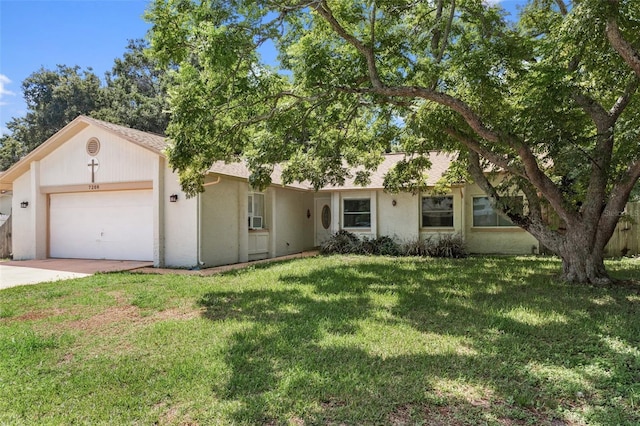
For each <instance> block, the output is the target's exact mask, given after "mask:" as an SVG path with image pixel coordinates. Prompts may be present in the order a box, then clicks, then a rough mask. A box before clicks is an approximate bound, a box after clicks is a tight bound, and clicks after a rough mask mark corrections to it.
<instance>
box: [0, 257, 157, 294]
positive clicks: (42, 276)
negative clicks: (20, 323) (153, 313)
mask: <svg viewBox="0 0 640 426" xmlns="http://www.w3.org/2000/svg"><path fill="white" fill-rule="evenodd" d="M150 266H153V263H152V262H139V261H133V260H91V259H44V260H13V261H9V262H0V289H3V288H9V287H15V286H19V285H25V284H38V283H42V282H49V281H59V280H68V279H72V278H82V277H87V276H89V275H93V274H95V273H97V272H118V271H130V270H132V269H138V268H145V267H150Z"/></svg>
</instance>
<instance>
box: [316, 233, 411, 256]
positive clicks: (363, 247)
mask: <svg viewBox="0 0 640 426" xmlns="http://www.w3.org/2000/svg"><path fill="white" fill-rule="evenodd" d="M320 253H322V254H369V255H381V256H398V255H400V247H399V246H398V244H397V243H396V242H395V241H394V240H393V239H392V238H390V237H386V236H382V237H379V238H373V239H369V238H367V237H363V238H362V239H360V238H358V236H357V235H355V234H353V233H351V232H348V231H344V230H342V231H338V232H336V233H335V234H333V235H332V236H331V238H329V239H328V240H326V241H325V242H323V243H322V244H321V245H320Z"/></svg>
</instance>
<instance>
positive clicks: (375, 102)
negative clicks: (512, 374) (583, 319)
mask: <svg viewBox="0 0 640 426" xmlns="http://www.w3.org/2000/svg"><path fill="white" fill-rule="evenodd" d="M148 19H149V20H150V21H151V22H152V24H153V28H152V31H151V34H150V35H151V43H152V49H153V52H154V54H155V55H156V57H157V58H158V59H160V60H161V61H164V62H165V63H167V64H168V63H170V62H172V61H175V63H177V64H178V67H179V71H178V72H177V76H176V85H175V86H174V87H173V89H172V92H171V100H170V102H171V108H172V109H171V112H172V120H171V122H170V125H169V128H168V134H169V136H170V137H171V138H172V140H173V144H172V146H171V148H170V150H169V160H170V162H171V164H172V166H173V167H174V168H175V169H176V170H178V172H179V174H180V178H181V182H182V185H183V188H184V189H185V190H186V191H188V192H189V193H190V194H194V193H196V192H198V191H200V190H202V183H203V179H204V178H203V176H204V173H205V171H206V170H207V169H208V168H209V166H210V165H211V163H212V162H213V161H215V160H229V161H231V160H233V159H237V158H239V157H243V158H244V159H246V160H247V161H248V164H249V166H250V167H251V169H252V172H253V174H252V177H251V183H252V184H254V185H256V186H264V185H265V184H268V182H269V174H270V172H271V170H272V167H273V164H276V163H282V164H284V166H285V179H288V180H290V181H293V180H308V181H310V182H311V183H312V184H313V185H315V186H316V187H321V186H323V185H325V184H328V183H340V182H342V181H343V180H344V178H345V176H346V175H347V174H348V173H349V170H353V169H354V168H358V169H359V170H361V171H360V172H359V173H358V176H357V178H358V180H359V181H360V182H363V183H364V182H366V179H367V174H366V170H371V169H372V168H373V167H374V166H375V165H376V164H377V162H379V161H380V159H381V154H382V153H384V152H385V151H389V150H392V149H399V150H402V151H405V152H406V153H407V158H406V160H405V161H403V162H402V163H400V164H399V166H398V167H397V168H396V170H394V171H393V173H390V174H389V176H388V179H387V184H388V187H389V189H390V190H415V189H420V187H421V183H422V182H424V173H428V166H429V165H428V163H427V162H426V161H425V159H424V157H422V156H421V154H423V153H425V152H427V151H429V150H432V149H438V150H443V151H450V152H457V153H459V155H458V163H457V165H456V167H454V171H457V172H460V171H466V172H468V175H469V176H470V177H471V178H472V179H473V180H474V181H475V182H476V183H477V184H478V185H479V186H480V187H481V188H482V189H483V190H484V191H485V192H486V193H487V194H488V195H489V196H490V197H491V199H492V201H493V202H494V205H495V206H496V208H498V209H500V210H501V211H502V212H503V213H504V214H505V215H506V216H508V217H509V218H510V219H511V220H512V221H513V222H514V223H516V224H517V225H518V226H520V227H522V228H523V229H525V230H527V231H529V232H530V233H531V234H533V235H534V236H535V237H537V238H538V239H539V240H540V242H541V243H542V244H544V245H545V246H546V247H548V248H549V249H551V250H552V251H553V252H555V253H557V254H558V255H559V256H560V257H561V258H562V260H563V272H564V277H565V278H566V279H567V280H569V281H574V282H581V283H603V282H609V280H610V279H609V277H608V275H607V272H606V270H605V267H604V263H603V252H604V247H605V245H606V244H607V242H608V240H609V239H610V237H611V235H612V233H613V231H614V228H615V226H616V223H617V221H618V218H619V216H620V213H621V212H622V211H623V209H624V206H625V204H626V202H627V200H628V198H629V194H630V192H631V190H632V188H633V186H634V184H635V183H636V182H637V181H638V178H639V176H640V149H639V146H638V145H639V143H640V131H639V129H640V99H638V94H637V93H638V83H639V81H640V2H638V1H635V0H574V1H573V2H571V3H569V4H567V3H565V2H564V0H555V1H554V0H531V1H529V2H528V3H527V4H526V6H524V7H523V8H522V9H521V11H520V14H519V16H518V17H517V19H516V18H507V17H506V16H505V12H504V11H503V10H502V9H501V8H500V7H499V6H495V5H493V6H492V5H490V4H489V3H485V2H482V1H480V0H420V1H416V0H368V1H353V0H306V1H305V0H302V1H301V0H282V1H275V0H198V1H190V0H156V1H155V2H154V3H153V5H152V7H151V9H150V10H149V13H148ZM271 46H273V47H274V48H275V49H276V50H277V52H278V61H277V62H278V63H277V64H273V63H267V62H271V61H265V60H264V59H263V58H262V56H263V55H265V53H268V52H269V50H270V48H271ZM488 171H490V172H491V173H487V172H488ZM458 174H460V173H458ZM450 178H451V179H455V174H454V173H452V174H451V176H450ZM514 194H524V197H525V200H526V202H525V207H524V209H523V208H521V206H517V205H514V204H513V203H512V202H511V200H513V199H514V198H513V195H514Z"/></svg>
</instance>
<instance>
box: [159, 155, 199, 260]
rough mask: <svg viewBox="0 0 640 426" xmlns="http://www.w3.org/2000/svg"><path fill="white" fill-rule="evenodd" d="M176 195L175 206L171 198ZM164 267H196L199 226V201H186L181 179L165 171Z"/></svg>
mask: <svg viewBox="0 0 640 426" xmlns="http://www.w3.org/2000/svg"><path fill="white" fill-rule="evenodd" d="M172 194H176V195H177V196H178V201H176V202H175V203H172V202H170V201H169V196H170V195H172ZM161 202H162V203H163V204H164V211H163V218H164V238H163V244H164V264H165V266H169V267H171V266H177V267H193V266H197V264H198V246H197V241H198V238H197V226H198V214H197V213H198V199H197V197H193V198H187V197H186V195H185V194H184V192H182V190H181V189H180V184H179V182H178V177H177V175H176V174H175V173H173V172H172V171H171V170H170V169H169V168H168V167H166V166H165V168H164V194H163V196H162V200H161Z"/></svg>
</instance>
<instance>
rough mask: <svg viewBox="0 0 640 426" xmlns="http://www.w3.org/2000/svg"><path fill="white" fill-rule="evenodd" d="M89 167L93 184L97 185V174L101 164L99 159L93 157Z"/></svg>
mask: <svg viewBox="0 0 640 426" xmlns="http://www.w3.org/2000/svg"><path fill="white" fill-rule="evenodd" d="M87 166H89V170H91V183H95V182H96V179H95V177H96V172H97V171H98V168H100V163H99V162H98V159H97V158H95V157H91V161H90V162H89V164H87Z"/></svg>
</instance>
